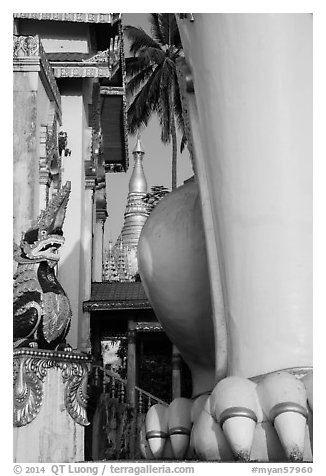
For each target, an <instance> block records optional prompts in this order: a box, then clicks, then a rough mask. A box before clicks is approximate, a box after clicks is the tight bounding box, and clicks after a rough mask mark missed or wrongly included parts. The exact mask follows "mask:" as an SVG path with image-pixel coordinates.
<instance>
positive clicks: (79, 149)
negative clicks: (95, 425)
mask: <svg viewBox="0 0 326 476" xmlns="http://www.w3.org/2000/svg"><path fill="white" fill-rule="evenodd" d="M78 82H79V84H78ZM70 84H71V83H69V82H68V81H67V83H66V84H65V85H63V87H62V88H61V95H62V116H63V124H62V129H63V130H64V131H65V132H67V135H68V141H69V149H71V156H69V157H67V158H66V159H65V162H64V170H63V182H65V181H66V180H70V181H71V194H70V199H69V204H68V209H67V214H66V220H65V224H64V236H65V240H66V241H65V244H64V246H63V247H62V251H61V259H60V266H59V280H60V283H61V285H62V286H63V288H64V289H65V291H66V293H67V295H68V296H69V299H70V303H71V307H72V313H73V317H72V323H71V328H70V332H69V334H68V336H67V341H68V342H69V343H70V345H72V347H73V348H77V347H79V339H78V335H79V326H80V325H81V320H82V319H83V312H82V304H83V300H84V295H85V291H84V280H83V279H80V277H81V276H85V274H87V273H90V263H89V262H86V258H85V256H84V254H85V249H84V246H83V241H84V233H86V230H85V218H87V217H85V172H84V160H85V159H89V157H85V154H86V153H87V151H88V149H87V147H85V141H84V135H85V134H86V133H87V132H88V123H87V107H86V104H87V102H88V101H89V88H88V84H87V80H74V81H73V83H72V84H71V85H70ZM88 258H89V256H88Z"/></svg>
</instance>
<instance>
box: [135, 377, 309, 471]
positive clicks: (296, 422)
mask: <svg viewBox="0 0 326 476" xmlns="http://www.w3.org/2000/svg"><path fill="white" fill-rule="evenodd" d="M312 411H313V404H312V370H304V371H302V372H301V373H300V374H296V375H295V374H294V373H293V372H289V371H280V372H275V373H271V374H268V375H266V376H263V377H260V378H258V379H250V380H249V379H245V378H242V377H227V378H225V379H222V380H221V381H220V382H219V383H218V384H217V385H216V386H215V388H214V389H213V391H212V393H211V394H210V395H202V396H200V397H197V398H196V399H193V400H188V399H185V398H177V399H175V400H173V402H172V403H171V404H170V406H169V407H164V406H163V405H161V404H157V405H154V406H153V407H151V409H150V410H149V412H148V414H147V416H146V422H145V427H144V428H143V429H142V438H141V451H142V455H143V457H144V458H146V459H163V460H164V459H176V460H183V459H193V460H203V461H244V462H246V461H260V462H266V461H273V462H277V461H278V462H285V461H291V462H302V461H312Z"/></svg>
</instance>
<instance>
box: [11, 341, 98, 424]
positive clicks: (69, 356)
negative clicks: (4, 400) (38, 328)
mask: <svg viewBox="0 0 326 476" xmlns="http://www.w3.org/2000/svg"><path fill="white" fill-rule="evenodd" d="M89 361H90V358H89V356H87V355H85V354H81V353H77V352H74V351H69V352H68V351H49V350H40V349H32V348H21V349H18V350H15V351H14V367H13V374H14V379H13V380H14V382H13V383H14V426H16V427H19V426H25V425H27V424H28V423H30V422H31V421H33V420H34V419H35V418H36V417H37V415H38V413H39V412H40V410H41V407H42V402H43V397H44V390H43V384H44V382H45V379H46V378H47V375H48V370H49V369H52V368H57V369H60V370H61V376H62V381H63V383H64V385H65V387H64V403H65V408H66V410H67V412H68V413H69V415H70V416H71V418H73V420H75V421H76V422H77V423H79V424H80V425H83V426H87V425H89V422H88V420H87V415H86V405H87V393H86V390H87V377H88V366H89Z"/></svg>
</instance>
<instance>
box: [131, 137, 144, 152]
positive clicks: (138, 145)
mask: <svg viewBox="0 0 326 476" xmlns="http://www.w3.org/2000/svg"><path fill="white" fill-rule="evenodd" d="M132 153H133V154H142V155H144V154H145V151H144V148H143V144H142V143H141V140H140V133H139V132H138V134H137V142H136V145H135V147H134V150H133V151H132Z"/></svg>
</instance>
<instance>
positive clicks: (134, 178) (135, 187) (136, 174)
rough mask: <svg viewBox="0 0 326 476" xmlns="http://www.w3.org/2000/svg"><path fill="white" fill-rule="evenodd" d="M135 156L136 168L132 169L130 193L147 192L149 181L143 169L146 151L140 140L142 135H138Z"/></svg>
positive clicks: (133, 152)
mask: <svg viewBox="0 0 326 476" xmlns="http://www.w3.org/2000/svg"><path fill="white" fill-rule="evenodd" d="M132 154H133V156H134V161H135V163H134V169H133V171H132V174H131V177H130V181H129V193H144V194H145V195H146V192H147V181H146V177H145V174H144V169H143V158H144V155H145V151H144V148H143V145H142V143H141V140H140V135H139V134H138V136H137V142H136V145H135V147H134V150H133V151H132Z"/></svg>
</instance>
